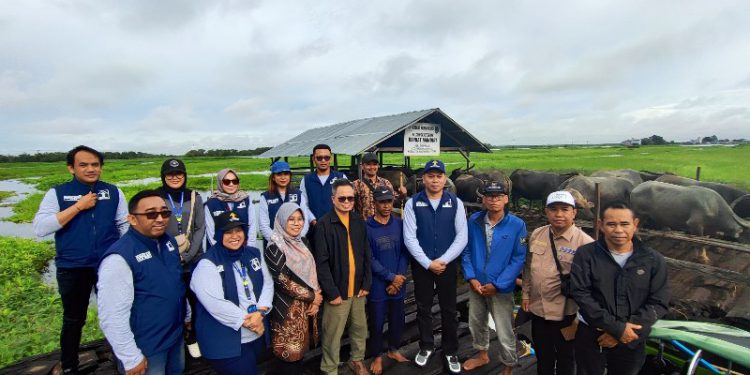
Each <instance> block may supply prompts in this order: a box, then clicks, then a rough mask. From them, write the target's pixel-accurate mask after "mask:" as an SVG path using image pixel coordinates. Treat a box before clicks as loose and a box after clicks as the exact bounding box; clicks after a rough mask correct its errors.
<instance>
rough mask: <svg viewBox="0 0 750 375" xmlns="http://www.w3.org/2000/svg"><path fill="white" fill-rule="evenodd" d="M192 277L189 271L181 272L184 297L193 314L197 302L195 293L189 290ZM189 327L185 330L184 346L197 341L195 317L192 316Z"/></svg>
mask: <svg viewBox="0 0 750 375" xmlns="http://www.w3.org/2000/svg"><path fill="white" fill-rule="evenodd" d="M192 277H193V272H192V271H190V270H183V271H182V281H183V282H184V283H185V297H186V298H187V301H188V304H189V305H190V311H192V312H193V314H195V304H196V303H197V302H198V297H196V296H195V292H193V290H192V289H190V279H191V278H192ZM192 319H193V320H192V321H191V322H190V327H188V329H186V330H185V345H190V344H194V343H195V342H196V341H197V339H196V337H195V324H193V323H194V322H195V315H193V316H192Z"/></svg>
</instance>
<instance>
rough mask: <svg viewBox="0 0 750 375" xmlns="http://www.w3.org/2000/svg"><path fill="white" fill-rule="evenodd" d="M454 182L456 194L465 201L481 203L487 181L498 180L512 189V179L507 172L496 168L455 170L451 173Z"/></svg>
mask: <svg viewBox="0 0 750 375" xmlns="http://www.w3.org/2000/svg"><path fill="white" fill-rule="evenodd" d="M451 176H454V177H453V183H454V184H455V185H456V195H458V197H459V198H461V200H462V201H464V202H465V203H481V202H482V196H481V191H482V187H483V186H484V184H485V183H487V182H489V181H497V182H500V183H502V184H503V186H505V189H506V190H510V186H509V184H510V179H508V177H506V176H505V174H504V173H503V172H502V171H500V170H496V169H491V170H486V171H468V172H466V171H463V172H457V171H453V173H451Z"/></svg>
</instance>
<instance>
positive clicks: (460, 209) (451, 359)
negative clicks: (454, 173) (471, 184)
mask: <svg viewBox="0 0 750 375" xmlns="http://www.w3.org/2000/svg"><path fill="white" fill-rule="evenodd" d="M447 179H448V178H447V177H446V176H445V164H443V162H442V161H440V160H430V161H428V162H427V163H426V164H425V169H424V174H423V176H422V181H423V182H424V186H425V189H424V190H423V191H420V192H419V193H417V194H415V195H414V196H413V197H411V198H410V199H409V200H408V201H407V202H406V205H405V206H404V243H405V244H406V248H407V249H408V250H409V253H411V255H412V257H413V260H412V267H411V270H412V277H413V278H414V296H415V298H416V301H417V326H418V327H419V336H420V337H419V353H417V356H416V358H415V359H414V362H415V363H416V364H417V366H420V367H424V366H426V365H427V362H428V361H429V359H430V357H431V356H432V354H433V353H434V351H435V338H434V336H433V334H432V296H433V295H435V292H436V291H437V295H438V302H439V304H440V318H441V320H442V330H443V340H442V342H443V355H444V358H445V365H446V367H447V368H448V370H449V371H450V372H451V373H455V374H457V373H460V372H461V364H460V363H459V362H458V335H457V331H458V321H457V319H456V272H457V267H458V265H457V263H458V261H457V260H456V258H458V256H459V255H461V252H462V251H463V250H464V247H466V241H467V232H468V230H467V228H466V212H465V211H464V204H463V202H461V200H460V199H458V197H456V195H455V194H453V193H451V192H448V191H445V190H444V189H445V183H446V181H447Z"/></svg>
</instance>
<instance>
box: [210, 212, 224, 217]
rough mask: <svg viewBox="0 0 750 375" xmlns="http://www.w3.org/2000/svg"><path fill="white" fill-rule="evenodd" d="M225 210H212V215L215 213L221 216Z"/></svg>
mask: <svg viewBox="0 0 750 375" xmlns="http://www.w3.org/2000/svg"><path fill="white" fill-rule="evenodd" d="M223 212H224V211H213V212H211V215H214V216H219V215H221V214H222V213H223Z"/></svg>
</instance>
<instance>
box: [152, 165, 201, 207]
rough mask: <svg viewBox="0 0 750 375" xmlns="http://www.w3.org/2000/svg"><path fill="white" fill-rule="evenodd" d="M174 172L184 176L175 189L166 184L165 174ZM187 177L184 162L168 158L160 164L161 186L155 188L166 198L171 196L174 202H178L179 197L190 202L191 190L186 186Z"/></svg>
mask: <svg viewBox="0 0 750 375" xmlns="http://www.w3.org/2000/svg"><path fill="white" fill-rule="evenodd" d="M170 163H171V164H170ZM175 172H177V173H182V174H183V175H184V176H185V177H184V178H183V179H182V185H181V186H180V187H178V188H176V189H175V188H172V187H170V186H169V185H168V184H167V174H169V173H175ZM187 179H188V175H187V170H186V169H185V164H184V163H183V162H182V160H179V159H168V160H166V161H165V162H164V164H162V166H161V186H160V187H159V188H157V189H156V190H157V191H159V193H160V194H161V196H162V197H164V198H166V199H169V198H170V197H171V198H172V201H173V202H175V203H178V202H180V199H182V201H183V202H190V198H191V194H192V192H193V191H192V190H190V189H188V188H187Z"/></svg>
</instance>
